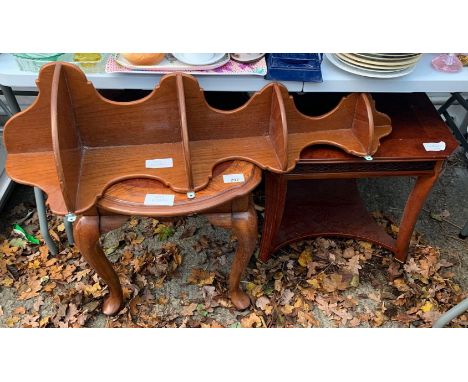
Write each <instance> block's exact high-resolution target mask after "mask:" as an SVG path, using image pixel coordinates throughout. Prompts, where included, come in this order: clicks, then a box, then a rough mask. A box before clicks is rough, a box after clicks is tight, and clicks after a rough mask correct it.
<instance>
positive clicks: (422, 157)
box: [300, 93, 458, 163]
mask: <svg viewBox="0 0 468 382" xmlns="http://www.w3.org/2000/svg"><path fill="white" fill-rule="evenodd" d="M374 100H375V104H376V108H377V110H378V111H380V112H382V113H385V114H387V115H388V116H389V117H390V118H391V120H392V132H391V134H390V135H389V136H387V137H384V138H382V139H381V140H380V147H379V149H378V150H377V152H376V153H375V154H374V155H373V162H378V161H385V162H395V161H431V160H445V159H447V157H448V156H449V155H450V154H451V153H452V152H453V151H454V150H455V149H456V148H457V147H458V142H457V141H456V139H455V138H454V137H453V135H452V133H451V132H450V130H449V129H448V127H447V125H446V124H445V122H444V121H443V120H442V119H441V118H440V116H439V114H438V113H437V111H436V110H435V109H434V106H433V105H432V103H431V101H430V100H429V98H428V97H427V95H426V94H424V93H413V94H374ZM441 141H443V142H445V145H446V146H445V150H442V151H426V150H425V148H424V146H423V143H436V142H441ZM314 162H348V163H349V162H365V159H363V158H359V157H356V156H353V155H350V154H347V153H345V152H344V151H343V150H340V149H338V148H334V147H330V146H322V145H321V146H315V147H314V146H309V147H308V148H306V149H304V150H303V152H302V153H301V159H300V163H314Z"/></svg>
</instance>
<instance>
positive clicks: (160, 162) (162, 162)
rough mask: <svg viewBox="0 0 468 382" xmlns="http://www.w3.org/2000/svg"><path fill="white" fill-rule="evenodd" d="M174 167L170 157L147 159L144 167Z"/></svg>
mask: <svg viewBox="0 0 468 382" xmlns="http://www.w3.org/2000/svg"><path fill="white" fill-rule="evenodd" d="M169 167H174V162H173V161H172V158H159V159H147V160H146V168H169Z"/></svg>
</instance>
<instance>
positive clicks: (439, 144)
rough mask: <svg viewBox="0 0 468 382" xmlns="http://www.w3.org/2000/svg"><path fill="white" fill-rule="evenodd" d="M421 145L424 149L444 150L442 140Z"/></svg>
mask: <svg viewBox="0 0 468 382" xmlns="http://www.w3.org/2000/svg"><path fill="white" fill-rule="evenodd" d="M423 146H424V149H425V150H426V151H444V150H445V142H444V141H440V142H428V143H423Z"/></svg>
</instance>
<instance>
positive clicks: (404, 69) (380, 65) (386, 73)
mask: <svg viewBox="0 0 468 382" xmlns="http://www.w3.org/2000/svg"><path fill="white" fill-rule="evenodd" d="M326 57H327V58H328V60H329V61H331V62H332V63H333V64H334V65H336V66H337V67H339V68H340V69H343V70H345V71H347V72H350V73H354V74H359V75H361V76H366V77H376V78H392V77H400V76H404V75H406V74H408V73H410V72H411V71H412V70H413V69H414V67H415V66H416V64H417V62H418V61H419V59H420V58H421V53H335V54H326Z"/></svg>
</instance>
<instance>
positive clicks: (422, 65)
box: [0, 54, 468, 93]
mask: <svg viewBox="0 0 468 382" xmlns="http://www.w3.org/2000/svg"><path fill="white" fill-rule="evenodd" d="M433 57H434V55H433V54H424V55H423V57H422V58H421V60H420V61H419V62H418V64H417V65H416V68H415V69H414V70H413V71H412V72H411V73H410V74H408V75H406V76H403V77H399V78H392V79H377V78H367V77H362V76H358V75H354V74H351V73H347V72H345V71H343V70H341V69H339V68H337V67H335V66H334V65H333V64H331V63H330V62H329V61H328V60H327V59H326V58H324V61H323V63H322V75H323V82H321V83H313V82H306V83H303V82H298V81H283V82H282V83H283V84H284V85H286V86H287V88H288V89H289V91H292V92H293V91H305V92H389V93H399V92H402V93H405V92H428V93H440V92H444V93H446V92H468V68H464V69H463V70H462V71H461V72H459V73H441V72H437V71H436V70H434V69H433V68H432V67H431V64H430V62H431V59H432V58H433ZM161 76H162V75H160V74H153V73H152V74H129V73H110V74H109V73H95V74H87V77H88V78H89V80H90V81H92V82H93V84H94V86H95V87H96V88H98V89H146V90H152V89H153V88H154V86H155V85H156V84H158V83H159V80H160V78H161ZM196 77H197V79H198V81H199V82H200V86H201V87H202V88H203V89H204V90H208V91H210V90H217V91H258V90H260V89H261V88H262V87H264V86H265V85H267V84H268V83H269V82H270V81H266V80H264V79H263V78H262V77H260V76H236V75H226V76H212V75H211V76H210V75H196ZM36 78H37V73H34V72H23V71H21V70H19V68H18V65H17V64H16V62H15V58H14V57H13V56H11V55H9V54H1V55H0V84H2V85H5V86H11V87H13V88H21V89H31V90H32V89H36V84H35V80H36Z"/></svg>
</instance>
